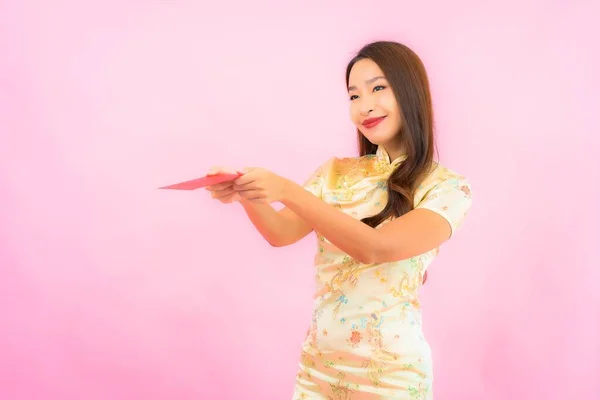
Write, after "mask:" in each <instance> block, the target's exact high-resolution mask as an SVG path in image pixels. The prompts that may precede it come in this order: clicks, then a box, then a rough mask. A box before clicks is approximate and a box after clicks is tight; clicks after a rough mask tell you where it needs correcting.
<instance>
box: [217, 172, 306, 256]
mask: <svg viewBox="0 0 600 400" xmlns="http://www.w3.org/2000/svg"><path fill="white" fill-rule="evenodd" d="M237 172H238V171H236V170H234V169H231V168H223V167H215V168H213V169H212V170H211V171H210V172H209V175H211V174H217V173H233V174H235V173H237ZM206 189H207V190H208V191H209V192H210V193H211V196H212V197H213V198H214V199H216V200H219V201H220V202H221V203H235V202H240V204H241V205H242V206H243V207H244V210H245V211H246V214H247V215H248V218H249V219H250V221H251V222H252V224H253V225H254V227H255V228H256V230H257V231H258V232H259V233H260V234H261V235H262V237H264V238H265V240H266V241H267V242H269V244H270V245H271V246H274V247H283V246H288V245H291V244H294V243H296V242H297V241H299V240H300V239H302V238H304V237H305V236H306V235H308V234H309V233H310V232H312V228H311V227H310V226H309V225H307V224H306V223H305V222H304V221H303V220H302V219H301V218H300V217H298V216H297V215H296V214H295V213H294V212H293V211H292V210H290V209H288V208H284V209H282V210H281V211H277V210H275V209H274V208H273V207H272V206H271V205H270V204H264V203H259V202H252V201H247V200H243V199H240V196H239V195H238V194H237V193H236V192H235V191H234V190H233V182H224V183H218V184H216V185H212V186H209V187H207V188H206Z"/></svg>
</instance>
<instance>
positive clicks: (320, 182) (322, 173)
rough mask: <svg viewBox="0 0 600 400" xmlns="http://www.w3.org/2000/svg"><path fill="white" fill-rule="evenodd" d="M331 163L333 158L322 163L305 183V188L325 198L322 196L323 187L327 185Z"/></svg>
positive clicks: (320, 197)
mask: <svg viewBox="0 0 600 400" xmlns="http://www.w3.org/2000/svg"><path fill="white" fill-rule="evenodd" d="M330 163H331V160H329V161H327V162H326V163H324V164H322V165H320V166H319V168H317V169H316V170H315V171H313V173H312V174H311V175H310V177H309V178H308V179H307V180H306V181H305V182H304V185H303V187H304V189H306V190H307V191H309V192H310V193H312V194H313V195H315V196H316V197H318V198H319V199H322V198H323V197H322V195H323V187H324V186H325V181H326V179H327V171H328V169H329V165H330Z"/></svg>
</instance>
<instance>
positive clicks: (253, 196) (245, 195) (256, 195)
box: [237, 190, 267, 200]
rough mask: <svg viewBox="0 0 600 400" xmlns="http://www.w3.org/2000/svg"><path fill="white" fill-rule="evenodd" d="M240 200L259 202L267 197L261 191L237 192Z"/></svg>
mask: <svg viewBox="0 0 600 400" xmlns="http://www.w3.org/2000/svg"><path fill="white" fill-rule="evenodd" d="M237 193H238V194H239V195H240V197H241V198H242V199H246V200H261V199H265V198H266V197H267V196H266V195H265V193H264V192H263V191H262V190H246V191H243V192H237Z"/></svg>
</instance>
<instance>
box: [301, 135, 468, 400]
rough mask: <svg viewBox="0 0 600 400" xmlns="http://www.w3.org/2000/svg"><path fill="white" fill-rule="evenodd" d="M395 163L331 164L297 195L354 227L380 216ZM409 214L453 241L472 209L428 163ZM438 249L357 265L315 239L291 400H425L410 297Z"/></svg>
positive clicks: (425, 349) (426, 386) (456, 184)
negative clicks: (446, 229) (423, 213)
mask: <svg viewBox="0 0 600 400" xmlns="http://www.w3.org/2000/svg"><path fill="white" fill-rule="evenodd" d="M402 161H404V158H403V157H400V158H398V159H395V160H393V161H390V159H389V156H388V155H387V153H386V152H385V150H384V149H383V148H382V147H380V148H378V150H377V153H376V154H374V155H369V156H364V157H356V158H344V159H338V158H332V159H331V160H329V161H327V162H326V163H324V164H323V165H321V166H320V167H319V168H318V169H317V170H316V171H315V172H314V173H313V174H312V175H311V177H310V178H309V179H308V180H307V181H306V183H305V185H304V187H305V188H306V190H308V191H310V192H311V193H312V194H314V195H315V196H317V197H318V198H320V199H322V200H323V201H325V202H327V203H329V204H331V205H332V206H334V207H336V208H338V209H339V210H341V211H342V212H344V213H346V214H348V215H351V216H352V217H354V218H356V219H362V218H364V217H366V216H371V215H374V214H376V213H378V212H380V211H381V210H382V209H383V207H384V206H385V204H386V202H387V183H386V182H387V179H388V178H389V175H390V174H391V173H392V172H393V170H394V168H396V167H397V166H398V165H399V164H400V163H401V162H402ZM414 204H415V208H422V209H428V210H431V211H433V212H436V213H438V214H439V215H440V216H442V217H443V218H445V219H446V220H447V221H448V223H449V225H450V227H451V229H452V234H453V235H454V234H455V233H456V231H457V230H458V228H459V227H460V226H461V224H462V222H463V220H464V219H465V216H466V215H467V213H468V211H469V209H470V206H471V186H470V184H469V182H468V181H467V179H466V178H465V177H463V176H461V175H458V174H456V173H455V172H453V171H451V170H449V169H448V168H445V167H443V166H441V165H439V164H435V165H434V166H433V167H432V169H431V171H430V173H429V174H428V176H427V177H426V178H425V179H424V180H423V181H422V182H421V184H420V185H419V187H418V188H417V190H416V192H415V197H414ZM437 254H438V249H434V250H431V251H429V252H427V253H425V254H422V255H419V256H416V257H413V258H410V259H407V260H402V261H397V262H389V263H382V264H362V263H360V262H358V261H356V260H354V259H353V258H351V257H350V256H348V255H347V254H345V253H344V252H343V251H341V250H340V249H338V248H337V247H336V246H334V245H333V244H332V243H331V242H329V241H328V240H327V239H326V238H325V237H323V236H322V235H320V234H319V233H318V232H317V251H316V255H315V268H316V273H315V284H316V288H315V289H316V290H315V307H314V312H313V318H312V323H311V326H310V328H309V330H308V333H307V335H306V339H305V341H304V343H303V345H302V354H301V357H300V363H299V371H298V375H297V380H296V387H295V392H294V399H327V400H363V399H411V400H431V399H432V398H433V391H432V386H431V384H432V381H433V376H432V360H431V351H430V348H429V345H428V343H427V341H426V339H425V337H424V335H423V332H422V330H421V310H420V304H419V297H418V292H419V289H420V287H421V285H422V281H423V275H424V274H425V271H427V268H428V267H429V265H430V264H431V262H432V261H433V260H434V259H435V257H436V256H437Z"/></svg>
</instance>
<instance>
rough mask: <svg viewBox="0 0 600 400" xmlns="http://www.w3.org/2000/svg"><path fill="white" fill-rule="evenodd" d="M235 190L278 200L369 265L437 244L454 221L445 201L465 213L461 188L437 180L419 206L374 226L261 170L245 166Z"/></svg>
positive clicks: (254, 197)
mask: <svg viewBox="0 0 600 400" xmlns="http://www.w3.org/2000/svg"><path fill="white" fill-rule="evenodd" d="M464 185H468V184H467V183H466V182H465V183H464ZM234 189H235V190H236V191H237V192H238V193H239V194H240V196H241V197H242V198H244V199H246V200H249V201H255V202H266V203H270V202H273V201H280V202H281V203H283V204H284V205H285V206H286V207H287V208H288V209H290V210H291V211H293V213H294V214H296V215H297V216H298V217H300V218H301V219H302V220H304V222H305V223H306V224H307V225H308V226H310V227H311V228H312V229H314V230H315V231H318V232H319V233H320V234H321V235H323V236H324V237H325V238H327V239H328V240H329V241H330V242H331V243H333V244H334V245H335V246H337V247H338V248H340V250H342V251H344V252H346V253H347V254H348V255H349V256H351V257H353V258H354V259H356V260H357V261H360V262H362V263H368V264H370V263H382V262H388V261H398V260H403V259H406V258H410V257H414V256H416V255H419V254H423V253H425V252H427V251H429V250H432V249H435V248H437V247H438V246H439V245H440V244H442V243H443V242H444V241H446V240H447V239H448V238H449V237H450V236H451V234H452V232H453V230H454V229H455V227H456V225H457V224H456V223H455V222H454V219H453V216H451V215H450V214H449V213H446V212H445V211H443V210H444V209H445V208H447V207H446V206H445V205H444V204H445V203H454V202H456V201H461V202H462V203H461V206H460V207H454V209H455V211H454V216H455V215H457V213H463V214H464V212H465V211H466V209H468V206H469V205H470V195H469V196H468V197H465V196H466V191H465V192H463V191H461V190H460V188H459V187H458V186H457V185H455V184H440V185H439V189H435V190H433V191H432V192H433V193H432V194H431V196H430V201H428V202H425V204H424V206H423V207H420V208H417V209H414V210H412V211H410V212H408V213H406V214H405V215H403V216H401V217H400V218H397V219H395V220H393V221H391V222H389V223H387V224H385V225H384V226H382V227H381V228H378V229H375V228H371V227H370V226H368V225H366V224H364V223H363V222H361V221H359V220H357V219H355V218H353V217H351V216H349V215H347V214H344V213H343V212H342V211H341V210H339V209H336V208H335V207H333V206H331V205H329V204H327V203H325V202H324V201H322V200H321V199H320V198H318V197H316V196H314V195H313V194H311V193H310V192H307V191H306V190H305V189H304V188H303V187H302V186H300V185H298V184H296V183H294V182H292V181H290V180H287V179H285V178H282V177H280V176H278V175H276V174H274V173H272V172H270V171H267V170H264V169H260V168H255V169H250V170H248V171H247V173H245V174H244V175H243V176H242V177H240V178H238V180H236V182H235V185H234ZM461 196H462V197H464V199H465V201H462V200H461V199H460V198H461ZM439 199H441V201H442V203H440V200H439Z"/></svg>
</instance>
